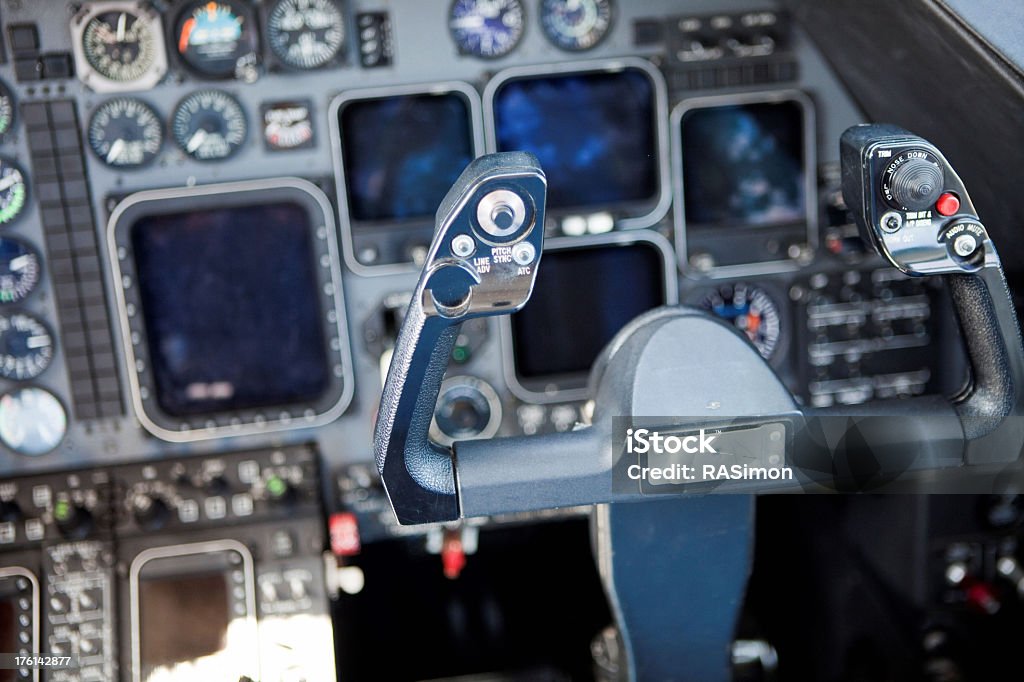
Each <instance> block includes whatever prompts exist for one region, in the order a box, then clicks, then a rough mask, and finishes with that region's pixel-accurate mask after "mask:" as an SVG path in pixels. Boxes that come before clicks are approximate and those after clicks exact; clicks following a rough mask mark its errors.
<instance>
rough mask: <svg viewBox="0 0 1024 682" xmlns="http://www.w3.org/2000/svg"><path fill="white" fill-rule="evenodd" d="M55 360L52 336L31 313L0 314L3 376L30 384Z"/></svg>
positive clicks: (0, 358) (0, 359) (0, 369)
mask: <svg viewBox="0 0 1024 682" xmlns="http://www.w3.org/2000/svg"><path fill="white" fill-rule="evenodd" d="M52 360H53V335H52V334H51V333H50V330H49V329H47V327H46V325H45V324H44V323H43V321H42V320H40V319H38V318H36V317H34V316H32V315H29V314H28V313H20V312H17V313H7V314H5V315H0V377H3V378H4V379H11V380H12V381H28V380H29V379H35V378H36V377H37V376H39V375H40V374H42V373H43V372H44V371H45V370H46V368H47V367H49V366H50V362H51V361H52Z"/></svg>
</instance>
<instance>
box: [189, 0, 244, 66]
mask: <svg viewBox="0 0 1024 682" xmlns="http://www.w3.org/2000/svg"><path fill="white" fill-rule="evenodd" d="M175 42H176V46H177V50H178V54H179V55H181V58H182V59H183V60H184V61H185V63H186V64H188V66H189V67H191V68H192V69H193V70H194V71H196V72H197V73H199V74H201V75H203V76H207V77H209V78H235V77H242V78H243V79H244V80H253V79H254V78H255V76H254V75H253V77H252V78H250V77H249V76H248V75H247V74H249V73H251V72H253V71H254V69H255V66H256V61H257V59H256V52H257V49H258V45H259V43H258V38H257V35H256V26H255V22H254V21H253V19H252V14H251V12H250V10H249V9H248V7H247V6H246V5H244V4H242V3H241V2H239V0H221V2H208V1H206V0H202V1H193V2H189V3H187V4H186V5H185V9H184V10H183V11H182V13H181V15H180V16H179V18H178V24H177V30H176V31H175Z"/></svg>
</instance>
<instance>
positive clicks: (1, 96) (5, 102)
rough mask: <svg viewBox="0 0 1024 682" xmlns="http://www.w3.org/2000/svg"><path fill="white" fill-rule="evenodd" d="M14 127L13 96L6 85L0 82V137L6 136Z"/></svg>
mask: <svg viewBox="0 0 1024 682" xmlns="http://www.w3.org/2000/svg"><path fill="white" fill-rule="evenodd" d="M13 127H14V96H13V95H11V91H10V89H8V87H7V85H5V84H4V83H2V82H0V135H6V134H7V133H9V132H10V131H11V128H13Z"/></svg>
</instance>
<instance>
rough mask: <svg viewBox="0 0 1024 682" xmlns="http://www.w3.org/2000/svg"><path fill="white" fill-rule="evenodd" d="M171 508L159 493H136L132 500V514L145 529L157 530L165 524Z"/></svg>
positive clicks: (136, 521)
mask: <svg viewBox="0 0 1024 682" xmlns="http://www.w3.org/2000/svg"><path fill="white" fill-rule="evenodd" d="M169 513H170V510H169V509H168V508H167V503H166V502H164V501H163V499H162V498H161V497H159V496H157V495H136V496H135V498H134V499H133V500H132V516H133V517H134V518H135V523H137V524H138V525H139V528H142V529H143V530H156V529H157V528H160V527H161V526H163V525H164V523H165V522H166V521H167V516H168V514H169Z"/></svg>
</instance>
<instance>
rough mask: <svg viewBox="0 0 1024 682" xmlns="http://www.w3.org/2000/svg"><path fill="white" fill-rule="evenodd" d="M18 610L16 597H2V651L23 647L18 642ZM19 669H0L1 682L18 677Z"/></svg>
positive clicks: (0, 618)
mask: <svg viewBox="0 0 1024 682" xmlns="http://www.w3.org/2000/svg"><path fill="white" fill-rule="evenodd" d="M19 629H20V628H19V626H18V610H17V604H16V598H15V597H0V653H5V654H13V653H16V652H18V651H20V650H21V649H22V645H20V644H19V643H18V631H19ZM17 672H18V671H17V670H0V682H7V681H8V680H15V679H17V676H16V674H17Z"/></svg>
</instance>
